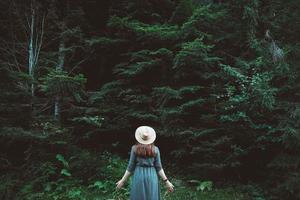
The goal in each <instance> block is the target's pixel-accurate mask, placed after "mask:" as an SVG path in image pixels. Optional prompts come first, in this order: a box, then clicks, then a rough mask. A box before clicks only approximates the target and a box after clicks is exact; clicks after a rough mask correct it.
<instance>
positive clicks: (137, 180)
mask: <svg viewBox="0 0 300 200" xmlns="http://www.w3.org/2000/svg"><path fill="white" fill-rule="evenodd" d="M155 152H156V154H155V157H149V158H142V157H140V156H137V155H136V153H135V146H132V148H131V152H130V159H129V162H128V167H127V170H128V171H129V172H131V173H133V177H132V181H131V189H130V200H160V199H161V198H160V187H159V182H158V174H157V173H158V172H159V171H160V170H161V169H162V164H161V160H160V151H159V148H158V147H157V146H155Z"/></svg>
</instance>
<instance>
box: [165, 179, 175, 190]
mask: <svg viewBox="0 0 300 200" xmlns="http://www.w3.org/2000/svg"><path fill="white" fill-rule="evenodd" d="M166 187H167V190H168V192H173V191H174V185H173V184H172V183H171V182H170V181H167V182H166Z"/></svg>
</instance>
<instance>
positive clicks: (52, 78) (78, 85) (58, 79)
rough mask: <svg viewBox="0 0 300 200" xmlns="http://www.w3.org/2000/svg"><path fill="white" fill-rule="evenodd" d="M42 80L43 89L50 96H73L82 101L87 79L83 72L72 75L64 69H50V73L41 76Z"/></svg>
mask: <svg viewBox="0 0 300 200" xmlns="http://www.w3.org/2000/svg"><path fill="white" fill-rule="evenodd" d="M40 80H41V81H42V84H41V89H42V91H44V92H45V93H46V94H47V95H49V96H50V97H55V96H60V97H68V96H73V97H74V98H75V99H76V100H78V101H80V94H81V93H82V90H83V86H84V83H85V82H86V79H85V78H84V77H83V75H82V74H79V75H76V76H74V77H71V76H69V75H68V73H67V72H66V71H63V70H50V71H49V73H48V74H47V75H46V76H45V77H42V78H40Z"/></svg>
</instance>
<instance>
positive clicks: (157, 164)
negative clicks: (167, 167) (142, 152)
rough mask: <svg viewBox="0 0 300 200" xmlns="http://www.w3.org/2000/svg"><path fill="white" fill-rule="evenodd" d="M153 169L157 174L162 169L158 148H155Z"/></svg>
mask: <svg viewBox="0 0 300 200" xmlns="http://www.w3.org/2000/svg"><path fill="white" fill-rule="evenodd" d="M154 167H155V169H156V171H157V172H159V171H160V170H161V169H162V164H161V159H160V151H159V148H158V147H156V155H155V159H154Z"/></svg>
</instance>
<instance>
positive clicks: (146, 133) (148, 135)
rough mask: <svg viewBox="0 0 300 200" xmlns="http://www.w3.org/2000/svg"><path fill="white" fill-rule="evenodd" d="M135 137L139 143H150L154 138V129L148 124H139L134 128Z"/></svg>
mask: <svg viewBox="0 0 300 200" xmlns="http://www.w3.org/2000/svg"><path fill="white" fill-rule="evenodd" d="M135 139H136V140H137V141H138V142H139V143H141V144H151V143H153V142H154V140H155V139H156V133H155V130H154V129H153V128H152V127H150V126H140V127H138V128H137V129H136V130H135Z"/></svg>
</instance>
